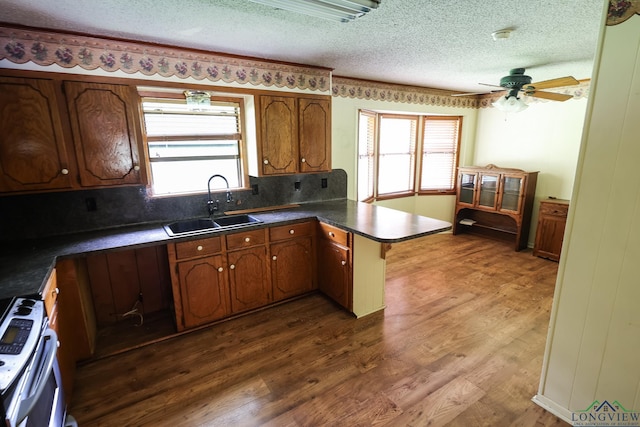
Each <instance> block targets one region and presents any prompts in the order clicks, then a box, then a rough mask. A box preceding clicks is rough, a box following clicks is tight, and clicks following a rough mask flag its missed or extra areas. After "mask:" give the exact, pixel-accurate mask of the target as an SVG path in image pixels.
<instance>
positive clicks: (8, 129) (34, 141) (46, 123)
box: [0, 77, 73, 193]
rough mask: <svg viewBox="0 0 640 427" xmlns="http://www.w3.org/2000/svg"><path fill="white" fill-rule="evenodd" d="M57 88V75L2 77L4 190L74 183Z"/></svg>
mask: <svg viewBox="0 0 640 427" xmlns="http://www.w3.org/2000/svg"><path fill="white" fill-rule="evenodd" d="M58 90H59V86H58V85H57V84H56V83H55V82H54V81H52V80H45V79H24V78H14V77H0V93H1V94H2V96H0V193H4V192H22V191H44V190H59V189H68V188H71V187H72V181H71V177H72V175H71V174H70V171H71V170H73V167H72V161H71V160H70V159H69V156H68V151H69V147H68V144H69V143H70V141H68V140H67V138H66V137H65V131H64V127H63V122H62V120H63V117H64V118H65V119H66V115H64V114H61V113H60V106H59V105H58V101H59V99H60V96H61V94H59V93H58ZM63 107H64V106H63Z"/></svg>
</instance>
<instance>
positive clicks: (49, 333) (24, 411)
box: [17, 328, 58, 424]
mask: <svg viewBox="0 0 640 427" xmlns="http://www.w3.org/2000/svg"><path fill="white" fill-rule="evenodd" d="M41 340H42V343H43V344H46V341H51V342H52V343H53V345H50V346H49V349H48V353H47V354H45V355H44V356H43V360H44V361H45V363H44V365H43V366H42V369H41V370H40V371H38V372H33V373H32V374H33V377H32V378H37V379H39V382H38V384H37V385H36V386H35V387H32V390H33V392H32V393H31V395H29V396H28V397H25V398H23V399H22V401H21V402H20V409H18V417H17V424H20V423H21V422H22V421H23V420H24V419H25V417H26V416H27V415H29V413H30V412H31V410H32V409H33V408H34V406H35V405H36V403H38V399H40V395H41V394H42V392H43V391H44V388H45V386H46V385H47V380H48V379H49V373H50V372H51V370H52V369H53V364H54V362H55V360H56V353H57V351H58V335H57V334H56V332H55V331H54V330H53V329H51V328H47V330H46V331H45V332H44V334H43V335H42V338H41ZM43 347H44V348H45V349H46V346H43ZM43 351H44V350H43Z"/></svg>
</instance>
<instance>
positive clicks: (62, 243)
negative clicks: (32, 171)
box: [0, 199, 451, 298]
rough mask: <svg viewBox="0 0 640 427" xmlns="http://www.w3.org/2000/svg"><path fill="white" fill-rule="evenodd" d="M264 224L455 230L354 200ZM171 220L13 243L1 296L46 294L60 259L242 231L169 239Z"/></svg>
mask: <svg viewBox="0 0 640 427" xmlns="http://www.w3.org/2000/svg"><path fill="white" fill-rule="evenodd" d="M252 215H253V216H255V217H257V218H258V219H260V220H261V221H262V223H260V224H258V225H254V226H251V228H261V227H271V226H275V225H284V224H287V223H293V222H299V221H303V220H309V219H317V220H320V221H322V222H326V223H328V224H331V225H334V226H336V227H338V228H341V229H344V230H346V231H350V232H352V233H355V234H358V235H361V236H363V237H366V238H368V239H371V240H374V241H377V242H380V243H387V244H389V243H398V242H402V241H405V240H410V239H415V238H418V237H422V236H427V235H430V234H435V233H440V232H442V231H447V230H450V229H451V224H450V223H448V222H446V221H441V220H437V219H433V218H428V217H424V216H420V215H414V214H409V213H406V212H402V211H398V210H394V209H389V208H385V207H381V206H375V205H370V204H367V203H362V202H356V201H353V200H344V199H342V200H333V201H328V202H318V203H308V204H302V205H299V206H297V207H292V208H290V209H282V210H274V211H265V212H260V213H255V214H252ZM167 222H168V221H163V222H161V223H160V222H155V223H147V224H139V225H131V226H124V227H118V228H110V229H106V230H99V231H93V232H83V233H78V234H70V235H64V236H56V237H48V238H43V239H37V240H29V241H23V242H11V245H7V246H10V247H6V246H5V248H4V249H3V250H2V251H1V252H0V298H9V297H13V296H23V295H34V294H38V293H41V291H42V288H43V286H44V284H45V283H46V280H47V279H48V277H49V275H50V274H51V271H52V269H53V267H54V266H55V263H56V260H57V259H59V258H66V257H73V256H81V255H84V254H88V253H96V252H104V251H112V250H119V249H128V248H135V247H142V246H151V245H160V244H167V243H170V242H175V241H181V240H190V239H193V238H206V237H213V236H216V235H224V234H229V233H233V232H237V231H238V230H226V231H225V230H212V231H211V232H208V233H203V234H199V235H197V236H189V237H180V238H177V237H170V236H169V235H168V234H167V233H166V232H165V230H164V228H163V226H164V224H166V223H167Z"/></svg>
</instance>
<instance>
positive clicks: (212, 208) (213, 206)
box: [207, 174, 233, 216]
mask: <svg viewBox="0 0 640 427" xmlns="http://www.w3.org/2000/svg"><path fill="white" fill-rule="evenodd" d="M213 178H222V179H224V182H225V184H227V203H231V202H232V201H233V194H231V190H229V181H227V178H225V177H224V176H222V175H218V174H215V175H211V177H210V178H209V181H207V192H208V194H209V199H208V200H207V210H208V211H209V216H212V215H213V214H215V213H216V212H217V211H218V208H219V206H218V203H219V202H218V200H215V201H214V200H213V199H212V198H211V181H212V180H213Z"/></svg>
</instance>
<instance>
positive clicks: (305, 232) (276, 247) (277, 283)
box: [269, 222, 317, 301]
mask: <svg viewBox="0 0 640 427" xmlns="http://www.w3.org/2000/svg"><path fill="white" fill-rule="evenodd" d="M314 230H315V224H314V222H305V223H300V224H290V225H283V226H279V227H272V228H271V229H270V230H269V236H270V237H269V240H270V242H271V245H270V247H269V249H270V255H271V283H272V287H273V299H274V301H280V300H283V299H287V298H291V297H294V296H297V295H301V294H304V293H307V292H310V291H312V290H313V289H316V288H317V285H316V283H317V282H316V260H315V251H314V239H313V235H314Z"/></svg>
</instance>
